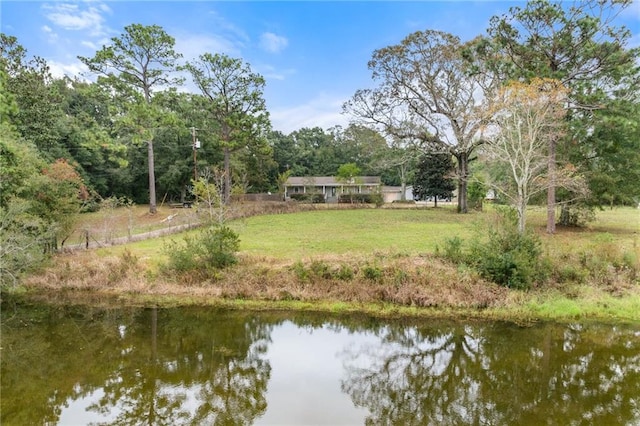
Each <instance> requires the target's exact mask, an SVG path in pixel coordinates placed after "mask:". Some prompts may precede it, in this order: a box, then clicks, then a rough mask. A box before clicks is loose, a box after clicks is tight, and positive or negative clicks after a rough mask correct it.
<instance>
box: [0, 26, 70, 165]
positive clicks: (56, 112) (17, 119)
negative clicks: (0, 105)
mask: <svg viewBox="0 0 640 426" xmlns="http://www.w3.org/2000/svg"><path fill="white" fill-rule="evenodd" d="M0 52H1V54H2V56H1V60H0V69H1V70H2V72H3V74H4V75H5V77H6V78H7V80H6V87H7V89H8V90H7V91H8V93H7V95H5V96H8V97H9V99H8V101H9V104H13V103H14V102H15V106H17V109H16V108H12V111H11V113H12V116H11V122H12V123H13V125H14V126H15V128H16V129H17V131H18V133H19V134H20V135H21V136H23V137H24V138H25V139H28V140H30V141H32V142H33V143H34V144H35V145H36V147H37V148H38V150H39V151H40V152H41V154H42V156H43V157H44V158H45V159H46V160H48V161H52V160H54V159H56V158H60V157H64V156H65V151H64V150H62V149H61V147H60V144H59V139H60V135H59V134H58V132H57V130H58V129H59V126H58V121H59V120H60V119H61V118H62V117H63V115H62V111H61V109H60V107H59V104H60V102H61V97H60V93H59V92H58V88H57V86H56V85H54V84H52V83H53V78H52V77H51V73H50V72H49V66H48V65H47V63H46V61H45V60H44V59H42V58H40V57H34V58H31V59H29V60H27V58H26V50H25V49H24V48H23V47H22V46H21V45H19V44H18V40H17V39H16V38H15V37H13V36H7V35H5V34H0Z"/></svg>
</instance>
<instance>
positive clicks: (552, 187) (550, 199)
mask: <svg viewBox="0 0 640 426" xmlns="http://www.w3.org/2000/svg"><path fill="white" fill-rule="evenodd" d="M547 168H548V172H549V188H547V234H555V232H556V141H555V140H553V139H552V140H551V141H550V142H549V159H548V164H547Z"/></svg>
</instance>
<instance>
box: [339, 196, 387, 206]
mask: <svg viewBox="0 0 640 426" xmlns="http://www.w3.org/2000/svg"><path fill="white" fill-rule="evenodd" d="M374 195H375V194H340V196H339V197H338V203H354V204H356V203H358V204H371V203H375V202H376V199H375V198H374ZM380 197H382V195H380Z"/></svg>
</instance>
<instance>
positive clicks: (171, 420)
mask: <svg viewBox="0 0 640 426" xmlns="http://www.w3.org/2000/svg"><path fill="white" fill-rule="evenodd" d="M0 315H1V321H0V326H1V333H2V347H1V349H0V350H1V355H2V359H1V360H2V362H1V364H0V367H1V372H0V374H1V378H2V380H1V381H0V386H1V395H2V398H0V423H1V424H2V425H3V426H6V425H27V424H52V425H53V424H74V425H75V424H90V423H91V424H115V425H133V424H136V425H139V424H153V425H166V424H171V425H202V424H219V425H222V424H252V423H258V422H260V421H265V422H266V421H267V419H274V418H277V419H282V422H286V421H287V419H289V420H290V419H291V418H292V417H291V416H292V415H293V414H294V413H293V411H296V414H298V415H299V417H298V419H303V420H305V424H306V423H318V422H320V421H322V420H323V419H327V418H328V417H327V416H326V415H324V416H323V414H324V413H323V412H326V411H327V410H316V411H315V412H314V413H313V414H312V413H310V412H309V411H303V410H291V412H289V413H287V412H286V410H287V408H286V407H290V406H291V405H292V404H296V406H297V407H304V406H309V405H310V404H314V406H321V407H323V406H324V405H323V404H327V405H331V403H330V402H328V401H334V402H335V401H339V407H338V404H337V403H336V404H333V405H332V406H331V411H332V415H333V417H331V418H332V419H340V418H341V417H340V415H342V418H346V417H347V416H351V417H349V418H352V419H353V418H358V419H362V418H363V417H364V416H366V422H367V423H368V424H402V425H411V424H427V425H428V424H437V425H441V424H501V425H502V424H518V425H527V424H535V425H539V424H544V423H547V424H563V425H565V424H567V425H569V424H603V425H604V424H606V425H618V424H640V328H639V327H638V325H634V326H629V327H624V326H611V325H603V324H600V325H598V324H584V325H580V324H573V325H569V326H567V325H557V324H541V325H536V326H534V327H530V328H521V327H517V326H514V325H509V324H502V323H497V322H467V323H466V324H462V323H460V322H438V321H433V320H421V321H415V322H414V323H412V324H404V323H400V322H393V321H387V322H385V321H382V320H376V319H372V318H360V317H355V316H352V317H341V318H336V317H333V318H332V319H329V318H327V315H310V314H305V315H293V314H290V313H264V312H261V313H242V312H224V311H222V312H217V311H215V310H212V309H205V308H202V309H201V308H184V309H157V310H155V309H146V310H141V309H135V308H113V309H105V308H90V307H89V308H87V307H83V308H77V307H62V308H59V307H52V306H47V305H35V306H22V305H15V306H10V305H9V304H8V303H7V302H6V301H4V300H3V305H2V309H1V310H0ZM285 321H286V322H287V324H284V322H285ZM285 325H286V327H284V326H285ZM634 327H635V328H634ZM320 329H322V333H305V334H304V339H301V337H300V333H301V332H302V331H303V330H305V331H312V330H320ZM276 330H277V331H278V333H275V331H276ZM283 330H285V331H286V330H288V332H287V333H281V331H283ZM272 335H273V336H279V337H278V339H280V340H278V341H272ZM305 339H307V340H305ZM318 339H319V340H318ZM301 342H306V345H305V344H303V345H302V346H305V347H300V346H301ZM290 347H296V348H299V349H300V351H299V352H298V351H295V353H296V354H297V355H292V354H291V352H292V351H287V350H286V349H287V348H290ZM318 347H322V348H323V350H322V351H319V350H318V349H317V348H318ZM314 348H316V349H315V350H316V352H322V356H319V355H318V354H317V353H313V352H312V351H313V350H314ZM305 351H306V352H305ZM336 353H337V356H338V357H339V358H338V360H337V361H338V362H336V363H333V362H329V361H330V360H327V359H326V358H327V357H333V356H334V354H336ZM278 354H279V355H278ZM314 355H315V356H314ZM278 356H279V357H280V358H278ZM292 356H295V357H297V358H295V359H293V358H292ZM308 360H313V362H305V361H308ZM272 365H273V366H280V367H279V368H278V369H277V370H278V371H277V373H276V372H274V376H273V377H274V381H277V382H278V383H279V384H280V385H279V386H283V387H281V388H280V389H279V393H278V389H276V390H275V393H274V394H269V389H268V385H269V381H270V380H271V374H272V371H271V369H272ZM294 367H295V368H294ZM330 368H331V369H332V370H331V371H328V370H329V369H330ZM293 376H295V377H293ZM318 376H322V378H323V379H325V378H328V377H331V378H332V380H333V381H332V382H330V383H328V382H327V381H326V380H320V381H314V380H313V378H314V377H315V378H317V377H318ZM276 378H277V380H276ZM294 382H295V383H298V384H299V385H300V386H312V387H313V386H318V385H319V384H322V385H323V386H325V387H322V388H320V387H318V389H322V391H319V392H317V393H314V394H313V395H314V396H313V397H311V399H312V401H309V400H305V401H303V400H301V399H303V398H304V395H309V394H304V395H302V394H301V393H300V392H297V391H296V388H295V387H294V386H292V388H291V389H290V392H289V390H288V389H286V386H287V385H288V384H290V383H294ZM325 382H327V383H325ZM338 385H340V387H341V390H342V392H341V391H340V389H339V388H338ZM289 386H291V385H289ZM276 388H277V386H276ZM331 392H334V393H331ZM316 399H317V400H316ZM349 399H350V401H351V402H352V403H353V404H352V403H351V402H350V401H349ZM267 401H270V403H271V404H272V405H273V407H272V410H271V411H270V413H269V414H274V413H275V414H278V415H277V416H273V415H271V416H270V415H269V414H266V412H267V408H268V407H267ZM343 402H344V404H343ZM353 405H355V406H356V407H358V408H355V407H353ZM276 407H278V408H276ZM363 409H364V410H363ZM273 410H277V411H276V412H274V411H273ZM340 410H343V411H340ZM350 410H353V411H350ZM363 411H366V412H363ZM367 413H368V415H367ZM287 414H289V417H287ZM305 416H306V417H305ZM314 416H317V417H314Z"/></svg>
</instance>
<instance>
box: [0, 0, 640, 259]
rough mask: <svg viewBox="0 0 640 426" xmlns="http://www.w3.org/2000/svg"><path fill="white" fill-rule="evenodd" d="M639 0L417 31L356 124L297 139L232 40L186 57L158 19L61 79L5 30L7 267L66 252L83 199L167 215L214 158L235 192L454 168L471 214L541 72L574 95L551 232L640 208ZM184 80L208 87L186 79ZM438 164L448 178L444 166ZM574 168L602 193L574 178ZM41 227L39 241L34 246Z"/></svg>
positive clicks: (552, 178)
mask: <svg viewBox="0 0 640 426" xmlns="http://www.w3.org/2000/svg"><path fill="white" fill-rule="evenodd" d="M629 5H630V1H629V0H623V1H613V0H605V1H600V0H588V1H584V2H579V3H575V4H573V5H565V4H564V3H551V2H548V1H545V0H533V1H530V2H529V3H527V4H526V5H524V6H517V7H513V8H511V9H510V10H509V12H508V13H506V14H504V15H503V16H495V17H494V18H493V19H492V20H491V21H490V24H489V28H488V29H487V31H486V34H484V35H479V36H478V37H476V38H475V39H473V40H470V41H463V40H460V39H459V38H458V37H456V36H454V35H452V34H448V33H446V32H442V31H432V30H426V31H419V32H416V33H413V34H410V35H408V36H407V37H406V38H405V39H404V40H402V41H401V42H400V43H399V44H397V45H393V46H388V47H385V48H382V49H379V50H376V51H375V52H373V55H372V59H371V61H370V62H369V68H370V69H371V72H372V77H373V79H374V82H375V83H376V84H377V86H376V87H374V88H373V89H367V90H358V91H357V92H356V93H355V94H354V96H353V98H352V99H351V100H350V101H349V102H347V103H346V104H345V108H344V109H345V111H346V112H348V113H350V114H351V118H352V119H353V121H352V124H350V125H349V126H348V127H346V128H342V127H340V126H336V127H333V128H330V129H321V128H317V127H316V128H301V129H298V130H296V131H293V132H291V133H290V134H284V133H282V132H280V131H274V130H272V128H271V124H270V120H269V114H268V111H267V110H266V106H265V102H264V99H263V89H264V86H265V84H266V82H265V79H264V78H263V77H262V76H260V75H259V74H257V73H255V72H254V71H252V69H251V66H250V64H247V63H244V62H243V61H242V59H239V58H230V57H228V56H226V55H221V54H219V53H216V52H210V53H205V54H204V55H202V56H200V57H199V58H198V59H197V60H194V61H182V57H181V55H180V53H179V52H176V51H175V50H174V44H175V41H174V39H173V37H171V36H170V35H169V34H167V33H166V32H165V31H164V30H163V29H162V28H161V27H159V26H156V25H152V26H143V25H139V24H133V25H130V26H127V27H125V28H124V31H123V33H122V34H121V35H120V36H119V37H114V38H112V39H111V41H110V43H109V44H108V45H105V46H103V47H102V48H101V49H100V50H98V51H97V52H96V53H95V55H94V56H93V57H87V58H85V57H80V58H79V59H80V60H81V61H82V62H83V63H84V64H85V65H86V66H87V68H88V70H89V73H88V74H87V75H84V76H77V77H75V78H69V77H63V78H55V77H53V76H52V75H51V73H50V70H49V67H48V65H47V63H46V61H45V60H44V59H42V58H38V57H29V56H28V55H27V50H26V49H25V48H24V47H23V46H21V45H20V43H19V40H17V39H16V38H15V37H12V36H10V35H7V34H0V87H1V88H2V90H1V91H0V117H1V126H2V139H1V140H0V149H1V150H2V159H1V160H2V170H0V173H2V181H1V182H0V185H1V186H2V188H1V189H2V192H1V193H0V213H1V216H2V217H1V218H0V219H1V221H2V227H3V237H2V238H3V253H2V268H5V267H6V265H8V264H11V263H12V262H13V263H14V264H16V265H18V264H20V265H22V264H28V263H29V262H23V261H22V260H20V259H22V258H21V257H20V256H23V257H24V256H27V257H29V256H31V257H37V256H36V254H37V252H46V249H43V246H44V247H45V248H46V247H48V246H52V247H53V248H54V249H55V248H56V247H57V245H58V243H59V242H60V241H63V240H64V238H66V234H65V233H67V232H68V229H69V225H68V223H66V222H67V221H68V220H70V219H69V218H72V217H73V213H74V212H80V211H82V210H83V209H84V210H88V209H92V208H95V206H97V205H98V204H99V202H100V200H102V199H105V198H108V197H118V198H122V197H124V198H126V199H129V200H131V201H133V202H135V203H140V204H147V203H148V204H149V205H150V211H151V212H152V213H153V212H154V211H155V208H156V203H157V202H158V200H160V201H161V202H171V201H174V202H175V201H183V200H184V199H185V197H188V196H189V189H190V187H191V186H192V184H193V181H194V178H196V177H198V176H199V174H200V173H201V172H203V171H205V170H210V169H211V168H213V167H215V168H217V169H218V170H223V171H224V182H223V187H224V188H223V190H224V191H223V194H224V201H225V202H228V200H229V196H230V194H231V193H232V192H243V193H251V192H266V191H272V192H276V191H278V190H279V185H281V183H282V179H283V177H284V176H287V175H298V176H313V175H315V176H319V175H335V174H337V172H338V170H339V168H340V167H341V166H342V165H345V164H353V165H354V166H355V167H357V168H358V170H360V171H361V173H362V174H363V175H380V176H382V181H383V183H385V184H387V185H403V186H404V185H407V184H408V183H413V182H414V181H415V180H416V178H417V179H418V180H417V181H416V183H417V186H418V187H419V188H421V191H423V192H422V195H426V194H431V193H433V194H435V193H437V191H439V189H434V188H430V187H429V186H428V185H427V183H425V181H423V180H421V179H422V177H424V176H427V175H429V176H430V177H429V179H431V180H432V181H435V182H440V180H439V179H440V178H442V177H448V176H454V177H455V179H456V180H457V199H458V210H459V211H460V212H463V213H464V212H466V211H467V201H466V196H467V188H468V186H469V185H473V184H474V182H480V181H481V182H483V184H484V182H487V184H488V186H495V187H499V188H501V189H504V190H508V189H509V188H510V187H513V185H511V180H510V177H509V174H508V173H500V168H496V166H495V164H497V163H491V162H487V161H485V160H487V159H488V158H489V157H491V153H492V152H494V151H495V150H494V151H492V150H491V146H492V144H494V143H495V141H498V140H499V141H500V142H501V143H505V142H514V141H513V140H509V139H505V138H504V137H501V136H499V135H502V136H504V134H505V133H504V129H503V128H501V126H502V125H503V123H504V121H505V120H501V119H500V117H502V118H504V116H505V114H509V111H508V109H505V108H502V109H501V108H499V107H500V105H499V104H496V100H497V99H498V98H497V97H496V93H498V91H499V90H500V89H501V88H504V87H506V85H508V84H510V82H512V81H519V82H521V83H523V84H528V83H530V82H531V81H532V79H533V78H534V77H539V78H546V79H550V80H553V81H557V82H558V84H559V85H561V86H562V88H563V90H566V93H567V96H566V101H565V103H564V105H563V106H564V111H563V114H562V119H561V122H562V130H561V131H556V133H555V134H554V137H549V135H546V136H545V137H546V139H545V140H546V141H547V142H546V143H545V144H543V145H542V146H539V147H538V148H537V149H538V150H539V152H538V154H540V155H543V156H546V158H547V163H546V165H545V168H544V173H540V175H539V180H542V181H544V186H545V189H546V194H547V197H546V198H547V199H546V203H547V205H548V210H549V223H548V231H549V232H553V231H554V227H555V223H556V218H555V211H556V208H557V206H558V205H560V206H561V214H560V217H559V219H560V222H561V223H565V224H569V223H571V222H575V221H576V220H577V219H576V218H577V217H579V210H577V208H578V207H580V206H583V207H584V206H586V207H589V206H597V205H614V204H631V203H637V202H638V201H639V200H640V185H637V182H638V181H640V166H638V164H640V114H639V112H640V109H639V108H640V107H639V105H640V94H639V89H638V88H639V87H640V84H639V82H640V67H639V66H638V57H639V53H640V49H638V48H629V47H628V44H629V40H630V38H631V33H630V31H629V30H628V29H627V28H625V27H619V26H616V25H614V24H615V18H616V16H617V14H619V13H620V11H621V10H623V9H624V8H626V7H628V6H629ZM185 76H187V78H191V79H192V81H193V82H194V84H195V86H196V87H197V88H198V90H199V93H185V92H184V91H183V90H180V89H181V85H182V84H184V79H185ZM542 127H545V126H542ZM547 127H548V126H547ZM505 152H508V151H505ZM443 156H444V157H447V156H448V157H450V158H451V159H453V161H454V170H453V172H452V171H451V170H444V169H445V168H446V167H445V168H442V167H439V166H436V165H434V164H432V165H429V164H425V162H424V161H422V160H424V159H425V158H427V159H428V158H432V159H433V158H438V159H441V160H442V162H443V164H448V161H447V159H445V158H443ZM503 160H506V159H504V158H503ZM507 163H509V162H508V161H507ZM503 164H504V162H503ZM434 169H442V172H441V173H442V175H441V176H440V177H438V176H433V175H432V173H431V172H428V171H429V170H434ZM496 170H497V171H498V172H496ZM563 170H572V171H573V173H574V174H575V176H578V177H579V178H580V179H582V180H583V181H584V182H585V185H586V187H588V189H589V191H588V192H586V191H582V192H580V191H576V190H575V185H574V186H571V185H562V182H561V177H562V171H563ZM199 172H200V173H199ZM538 183H539V182H538ZM425 185H427V186H425ZM438 185H441V183H439V184H438ZM444 187H446V188H448V185H447V184H446V183H445V184H444ZM446 191H449V189H447V190H446ZM587 194H588V195H587ZM528 201H529V200H528ZM530 201H533V202H545V200H543V199H541V198H540V197H538V198H535V197H533V198H532V199H531V200H530ZM45 229H46V232H45V231H44V230H45ZM10 230H13V231H11V232H9V231H10ZM28 235H32V236H34V237H35V236H38V238H37V240H38V242H37V243H34V244H32V243H31V242H30V243H29V244H26V243H24V242H22V243H21V242H19V241H18V240H20V241H21V238H23V237H25V236H28ZM8 242H11V244H8ZM25 244H26V245H25ZM7 247H13V248H15V250H14V251H12V250H13V249H8V248H7ZM35 247H38V248H37V249H35ZM16 253H20V255H17V254H16ZM7 259H12V260H11V261H9V260H7Z"/></svg>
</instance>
